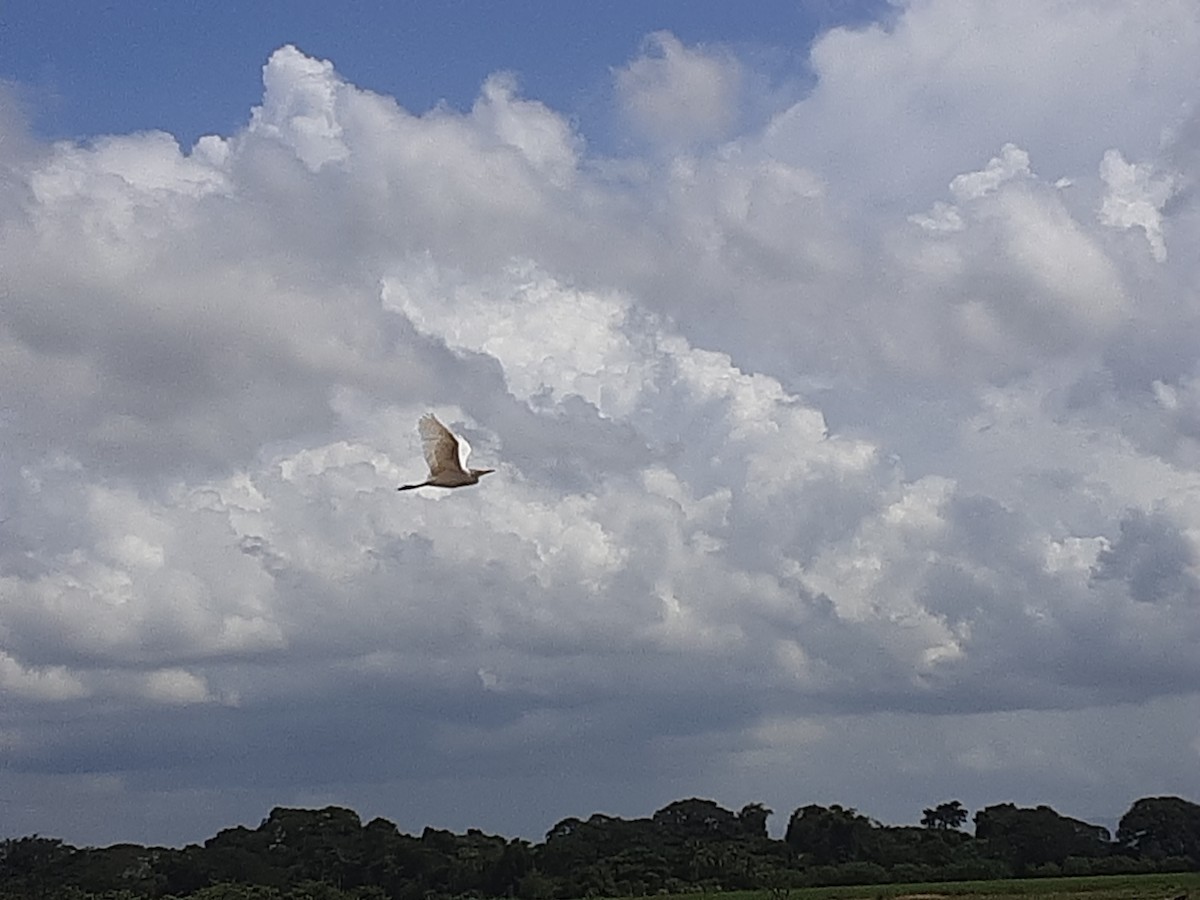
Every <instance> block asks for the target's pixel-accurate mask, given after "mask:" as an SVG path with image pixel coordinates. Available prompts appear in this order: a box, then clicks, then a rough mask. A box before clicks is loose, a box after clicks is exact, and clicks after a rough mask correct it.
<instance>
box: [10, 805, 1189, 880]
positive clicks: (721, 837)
mask: <svg viewBox="0 0 1200 900" xmlns="http://www.w3.org/2000/svg"><path fill="white" fill-rule="evenodd" d="M772 814H773V813H772V811H771V810H769V809H767V808H766V807H765V806H763V805H762V804H761V803H751V804H748V805H746V806H744V807H742V809H741V810H740V811H738V812H733V811H732V810H728V809H725V808H723V807H721V806H719V805H718V804H716V803H714V802H713V801H711V800H700V799H690V800H679V801H676V802H675V803H671V804H670V805H668V806H665V807H663V808H662V809H660V810H658V812H656V813H654V815H653V816H651V817H650V818H643V819H622V818H619V817H615V816H606V815H601V814H599V813H597V814H595V815H593V816H591V817H589V818H587V819H576V818H569V819H564V820H562V821H561V822H559V823H558V824H557V825H555V826H554V827H553V828H551V829H550V831H549V832H548V833H547V834H546V838H545V840H544V841H542V842H541V843H537V844H534V843H531V842H529V841H524V840H521V839H513V840H510V839H507V838H504V837H500V836H497V835H488V834H484V833H483V832H481V831H479V830H476V829H470V830H468V831H467V833H466V834H455V833H453V832H449V831H440V830H437V829H433V828H426V829H425V830H424V832H422V833H421V835H420V836H419V837H417V836H413V835H408V834H404V833H403V832H401V831H399V830H398V829H397V828H396V826H395V825H394V824H392V823H391V822H389V821H387V820H386V819H382V818H377V819H373V820H371V821H370V822H368V823H366V824H365V825H364V824H363V823H362V822H361V821H360V819H359V817H358V815H357V814H356V813H355V812H353V811H352V810H349V809H342V808H340V807H334V806H331V807H327V808H325V809H319V810H310V809H285V808H277V809H274V810H272V811H271V814H270V815H269V816H267V818H266V819H265V820H263V822H262V823H261V824H260V825H259V826H258V827H257V828H254V829H250V828H245V827H237V828H228V829H225V830H223V831H221V832H219V833H218V834H216V835H215V836H214V837H211V838H209V839H208V840H207V841H205V842H204V844H203V845H202V846H201V845H197V844H191V845H188V846H186V847H183V848H181V849H173V848H166V847H143V846H140V845H137V844H116V845H113V846H111V847H101V848H96V847H84V848H76V847H72V846H70V845H68V844H65V843H63V842H62V841H60V840H56V839H53V838H45V837H38V836H36V835H34V836H31V837H23V838H15V839H9V840H5V841H0V898H4V900H9V898H12V900H15V898H21V900H29V898H56V900H58V898H62V900H86V898H105V900H140V898H183V897H188V898H193V900H218V898H220V900H238V898H255V900H267V898H281V900H300V898H324V900H347V898H357V900H367V898H371V900H381V898H394V900H445V898H485V897H518V898H523V900H550V898H575V897H590V896H608V897H612V896H642V895H647V894H657V893H665V892H670V893H677V892H687V891H715V890H738V889H756V888H757V889H762V888H770V889H776V890H777V891H779V892H783V891H785V890H786V889H788V888H791V887H801V886H809V885H829V884H878V883H884V882H915V881H950V880H963V879H995V878H1008V877H1014V876H1052V875H1095V874H1119V873H1136V872H1180V871H1197V870H1200V805H1197V804H1195V803H1191V802H1189V801H1187V800H1183V799H1180V798H1178V797H1148V798H1145V799H1142V800H1138V801H1137V802H1136V803H1134V804H1133V806H1132V807H1131V808H1130V809H1129V811H1128V812H1126V813H1125V815H1124V816H1123V817H1122V818H1121V821H1120V826H1119V828H1118V830H1117V833H1116V835H1115V836H1114V835H1110V834H1109V832H1108V830H1107V829H1106V828H1102V827H1100V826H1098V825H1090V824H1088V823H1086V822H1081V821H1079V820H1078V819H1072V818H1069V817H1067V816H1063V815H1059V814H1058V813H1057V812H1055V811H1054V810H1053V809H1051V808H1050V807H1048V806H1038V807H1035V808H1019V807H1017V806H1014V805H1013V804H1011V803H1004V804H999V805H996V806H988V807H985V808H984V809H981V810H979V811H978V812H976V813H975V817H974V824H975V833H974V834H973V835H972V834H968V833H967V832H965V831H963V830H961V829H962V826H963V825H964V824H965V823H966V820H967V811H966V810H965V809H964V808H963V806H962V804H961V803H959V802H958V801H950V802H948V803H942V804H940V805H937V806H934V807H932V808H930V809H926V810H924V814H923V817H922V819H921V825H920V826H888V825H882V824H880V823H879V822H877V821H875V820H873V819H870V818H868V817H866V816H864V815H861V814H859V813H858V812H856V811H855V810H854V809H848V808H843V807H841V806H838V805H833V806H828V807H825V806H817V805H810V806H804V807H801V808H800V809H797V810H796V811H795V812H793V813H792V815H791V817H790V818H789V820H788V825H787V831H786V833H785V835H784V838H783V839H782V840H774V839H772V838H771V837H769V836H768V834H767V819H768V817H770V816H771V815H772Z"/></svg>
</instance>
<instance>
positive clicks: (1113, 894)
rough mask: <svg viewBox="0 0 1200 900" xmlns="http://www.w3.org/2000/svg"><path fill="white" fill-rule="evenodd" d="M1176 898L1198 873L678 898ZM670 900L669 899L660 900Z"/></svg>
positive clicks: (1189, 891) (1196, 893)
mask: <svg viewBox="0 0 1200 900" xmlns="http://www.w3.org/2000/svg"><path fill="white" fill-rule="evenodd" d="M1181 894H1186V895H1188V896H1189V897H1190V898H1191V900H1200V872H1172V873H1167V874H1155V875H1094V876H1086V877H1080V878H1012V879H1004V880H997V881H943V882H936V883H931V884H867V885H857V886H846V887H840V886H839V887H813V888H792V889H791V890H790V891H775V892H772V891H730V892H728V893H721V894H678V895H675V896H676V897H678V898H680V900H682V898H687V900H699V898H705V900H902V898H905V900H940V898H943V897H951V898H954V900H1006V898H1036V900H1073V898H1084V900H1172V898H1174V897H1178V896H1180V895H1181ZM663 900H670V898H663Z"/></svg>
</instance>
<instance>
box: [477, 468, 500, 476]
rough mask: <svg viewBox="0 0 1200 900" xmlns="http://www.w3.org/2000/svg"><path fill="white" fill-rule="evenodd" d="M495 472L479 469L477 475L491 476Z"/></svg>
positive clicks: (493, 470)
mask: <svg viewBox="0 0 1200 900" xmlns="http://www.w3.org/2000/svg"><path fill="white" fill-rule="evenodd" d="M495 471H496V470H495V469H480V470H479V474H480V475H491V474H492V473H493V472H495Z"/></svg>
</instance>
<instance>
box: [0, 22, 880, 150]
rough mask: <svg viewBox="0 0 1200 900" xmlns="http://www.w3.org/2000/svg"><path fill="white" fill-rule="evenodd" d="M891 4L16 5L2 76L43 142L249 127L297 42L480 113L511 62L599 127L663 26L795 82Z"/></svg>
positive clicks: (385, 83) (558, 102) (2, 41)
mask: <svg viewBox="0 0 1200 900" xmlns="http://www.w3.org/2000/svg"><path fill="white" fill-rule="evenodd" d="M885 10H886V4H884V3H883V2H880V0H853V2H842V0H816V2H801V0H793V2H782V0H768V2H763V3H755V4H751V5H749V6H746V7H737V6H735V5H732V4H728V3H717V2H699V3H689V2H686V0H672V2H654V3H639V2H634V0H603V2H596V3H589V4H587V5H586V7H582V6H579V5H577V4H571V3H544V2H536V0H517V2H511V3H502V4H500V3H481V2H464V0H445V2H416V3H385V2H353V3H336V4H331V3H322V2H316V0H299V2H278V0H270V2H263V3H238V2H230V0H218V2H214V3H206V4H191V3H165V2H151V0H125V2H115V3H109V2H104V3H82V4H81V3H72V2H69V0H50V2H46V3H8V4H5V7H4V9H3V10H2V11H0V77H2V78H5V79H8V80H10V81H13V82H16V83H17V84H19V85H21V86H22V88H23V96H24V98H25V102H26V104H27V106H28V107H29V108H30V110H31V112H32V120H33V123H34V125H35V127H36V128H37V131H38V132H39V133H40V134H42V135H44V136H46V137H51V138H60V137H71V138H85V137H88V136H93V135H97V134H106V133H123V132H128V131H137V130H144V129H154V128H157V129H162V130H165V131H169V132H171V133H172V134H174V135H175V136H176V137H177V138H179V140H180V141H182V142H183V143H184V144H190V143H191V142H192V141H194V140H195V139H196V138H197V137H199V136H200V135H201V134H206V133H218V134H227V133H229V132H231V131H232V130H234V129H235V128H237V127H239V126H241V125H243V124H244V123H245V120H246V117H247V113H248V110H249V108H250V106H251V105H253V104H254V103H255V101H256V100H257V99H259V97H260V94H261V87H260V82H261V78H260V68H261V65H262V63H263V62H265V61H266V58H267V56H269V55H270V53H271V51H273V50H275V49H276V48H278V47H280V46H281V45H283V44H287V43H291V44H295V45H296V46H298V47H299V48H300V49H301V50H303V51H305V52H306V53H310V54H312V55H314V56H318V57H321V58H325V59H332V60H334V61H335V62H336V63H337V65H338V67H339V71H341V72H342V73H343V74H344V75H345V77H347V78H349V79H350V80H352V81H354V83H356V84H358V85H359V86H361V87H364V88H367V89H369V90H373V91H377V92H380V93H385V94H389V95H390V96H393V97H395V98H396V100H397V101H398V102H399V103H400V104H401V105H403V106H404V107H405V108H407V109H409V110H411V111H414V112H423V111H425V110H426V109H429V108H430V107H431V106H433V105H434V104H436V103H439V102H445V103H448V104H449V105H451V106H453V107H455V108H460V109H461V108H464V107H469V106H470V104H471V103H472V102H473V101H474V99H475V96H476V94H477V92H478V90H479V85H480V84H481V83H482V82H483V80H484V79H485V78H486V77H487V76H488V75H489V74H491V73H492V72H495V71H498V70H502V69H508V70H512V71H514V72H516V73H518V75H519V77H520V80H521V83H522V85H523V89H524V90H525V91H526V92H527V93H529V94H530V95H531V96H536V97H538V98H540V99H541V100H543V102H546V103H548V104H550V105H551V106H553V107H554V108H555V109H557V110H560V111H562V112H564V113H567V114H570V115H573V116H576V117H578V118H579V119H580V120H581V121H582V122H583V125H584V127H585V129H586V130H588V131H599V132H600V134H601V136H603V129H604V128H605V127H606V125H607V122H606V118H607V111H608V108H609V105H610V101H611V97H610V95H611V77H610V68H611V67H612V66H614V65H616V64H617V61H620V60H622V59H625V58H627V57H629V56H631V55H633V54H634V53H636V52H637V49H638V46H639V44H640V43H641V41H642V39H643V38H644V37H645V36H646V35H647V34H649V33H651V32H654V31H659V30H664V29H666V30H670V31H672V32H673V33H674V34H675V35H676V36H677V37H679V38H680V39H681V40H683V41H685V42H688V43H703V42H720V43H722V44H730V45H733V46H736V47H738V48H739V49H740V50H741V51H743V52H745V53H747V54H748V55H751V56H753V57H755V58H756V59H757V60H758V62H759V64H760V65H761V66H762V67H763V69H764V71H765V72H767V73H769V74H770V75H772V76H774V77H776V78H779V79H784V80H791V79H798V78H804V77H806V72H805V50H806V47H807V44H808V42H809V41H810V40H811V39H812V37H813V36H814V35H815V34H817V33H818V31H819V30H820V29H821V28H824V27H829V26H832V25H838V24H842V23H845V22H862V21H869V20H870V19H871V17H872V16H874V15H878V14H882V13H883V12H884V11H885Z"/></svg>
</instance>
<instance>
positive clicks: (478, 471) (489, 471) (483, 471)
mask: <svg viewBox="0 0 1200 900" xmlns="http://www.w3.org/2000/svg"><path fill="white" fill-rule="evenodd" d="M495 471H496V470H495V469H472V470H471V474H472V475H474V476H475V477H476V478H481V477H482V476H484V475H491V474H492V473H493V472H495Z"/></svg>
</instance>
